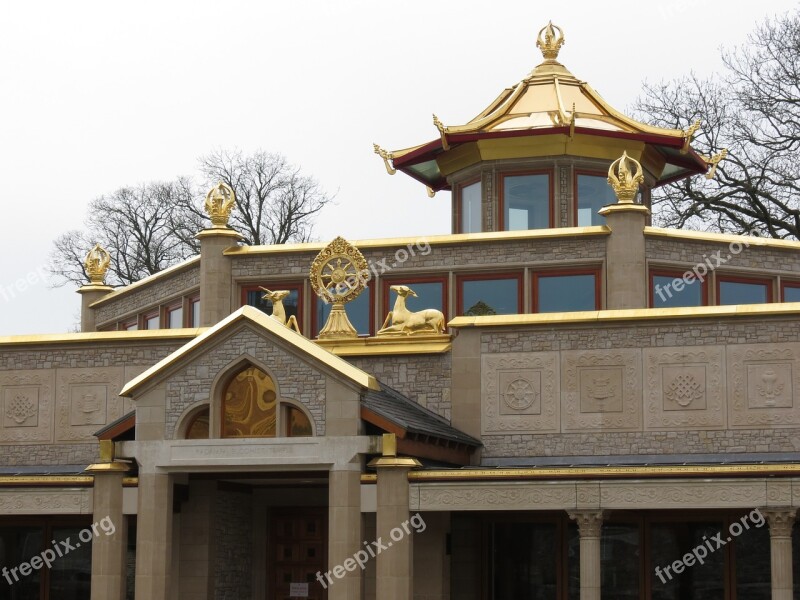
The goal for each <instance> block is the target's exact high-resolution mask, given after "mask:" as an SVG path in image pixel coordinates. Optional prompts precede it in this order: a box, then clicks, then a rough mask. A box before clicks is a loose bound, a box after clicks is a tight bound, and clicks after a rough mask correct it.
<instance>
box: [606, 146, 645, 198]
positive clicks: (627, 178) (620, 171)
mask: <svg viewBox="0 0 800 600" xmlns="http://www.w3.org/2000/svg"><path fill="white" fill-rule="evenodd" d="M630 165H633V167H631V166H630ZM631 169H633V170H634V171H635V172H634V171H632V170H631ZM643 182H644V175H642V165H640V164H639V161H637V160H635V159H633V158H631V157H630V156H628V153H627V152H623V153H622V156H620V157H619V158H618V159H617V160H615V161H614V162H613V163H611V166H610V167H609V168H608V184H609V185H610V186H611V188H612V189H613V190H614V193H615V194H616V195H617V200H618V201H619V203H620V204H633V201H634V199H635V198H636V194H637V193H638V192H639V186H640V185H641V184H642V183H643Z"/></svg>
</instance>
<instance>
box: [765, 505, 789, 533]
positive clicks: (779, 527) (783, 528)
mask: <svg viewBox="0 0 800 600" xmlns="http://www.w3.org/2000/svg"><path fill="white" fill-rule="evenodd" d="M761 513H762V514H763V515H764V516H765V517H766V518H767V522H768V523H769V533H770V536H771V537H774V538H777V537H791V535H792V527H793V526H794V520H795V517H796V516H797V509H796V508H792V507H788V506H787V507H781V508H763V509H761Z"/></svg>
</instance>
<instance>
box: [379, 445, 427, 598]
mask: <svg viewBox="0 0 800 600" xmlns="http://www.w3.org/2000/svg"><path fill="white" fill-rule="evenodd" d="M370 466H373V467H375V468H376V469H377V470H378V490H377V491H378V506H377V516H376V521H377V527H376V530H377V537H376V538H375V540H374V541H375V542H377V544H378V546H377V547H376V546H375V545H374V544H373V549H374V550H375V552H376V554H377V556H376V558H375V560H376V573H377V589H376V595H375V597H376V599H377V600H413V598H414V562H413V551H414V544H413V540H412V539H411V536H412V535H413V529H411V528H410V527H409V516H410V514H409V512H410V511H409V485H408V472H409V471H410V470H411V469H415V468H417V467H419V466H421V465H420V463H419V461H417V460H416V459H413V458H403V457H398V456H397V439H396V437H395V435H394V434H392V433H388V434H384V436H383V456H381V458H376V459H375V460H373V461H372V462H370ZM378 550H380V552H378Z"/></svg>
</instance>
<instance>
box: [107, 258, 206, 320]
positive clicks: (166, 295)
mask: <svg viewBox="0 0 800 600" xmlns="http://www.w3.org/2000/svg"><path fill="white" fill-rule="evenodd" d="M199 287H200V266H199V262H198V261H195V262H194V263H193V264H192V265H191V266H188V267H186V268H184V269H181V270H179V271H178V272H176V273H170V274H168V275H166V276H163V277H160V278H158V279H156V281H154V282H153V283H145V284H142V285H141V286H138V287H135V288H133V289H131V291H130V292H126V293H125V294H121V295H119V296H116V297H114V298H113V299H111V300H108V301H107V302H104V303H103V304H101V305H100V306H98V307H96V309H95V311H96V322H97V325H98V326H103V325H106V324H108V323H112V322H115V321H118V320H120V319H123V318H126V317H128V316H132V315H136V314H138V313H140V312H143V311H146V310H148V309H151V308H154V307H157V306H159V305H160V304H162V303H164V302H167V301H169V300H173V299H175V298H180V297H181V296H186V295H190V294H192V293H194V292H196V291H198V290H199Z"/></svg>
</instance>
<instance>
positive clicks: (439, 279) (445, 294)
mask: <svg viewBox="0 0 800 600" xmlns="http://www.w3.org/2000/svg"><path fill="white" fill-rule="evenodd" d="M449 279H450V278H449V277H448V276H447V275H420V276H417V277H391V278H387V279H382V280H381V285H382V286H383V290H382V292H383V293H382V294H381V307H382V308H383V313H382V314H383V315H384V318H385V315H388V314H389V311H390V310H392V308H391V307H392V306H393V304H392V303H391V302H390V300H391V294H390V293H389V288H390V287H391V286H393V285H407V286H408V287H410V288H413V287H414V284H415V283H441V284H442V313H444V321H445V324H446V323H447V321H448V320H449V319H448V317H447V314H448V312H450V311H448V310H447V309H448V305H449V303H450V294H449V291H450V290H449V287H448V284H449Z"/></svg>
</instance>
